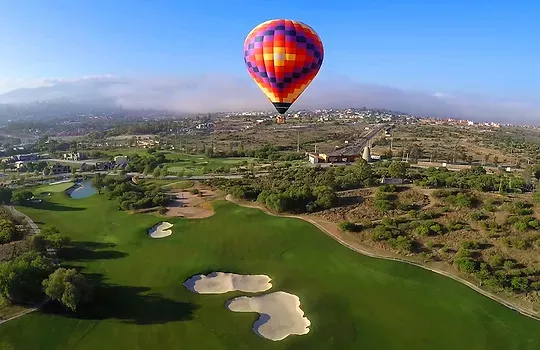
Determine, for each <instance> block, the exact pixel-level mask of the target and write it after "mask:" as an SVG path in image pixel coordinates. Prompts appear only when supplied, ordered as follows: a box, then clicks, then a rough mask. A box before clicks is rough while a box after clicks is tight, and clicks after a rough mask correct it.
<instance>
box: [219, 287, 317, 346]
mask: <svg viewBox="0 0 540 350" xmlns="http://www.w3.org/2000/svg"><path fill="white" fill-rule="evenodd" d="M227 308H228V309H229V310H231V311H234V312H258V313H259V314H260V317H259V319H258V320H257V321H255V323H254V324H253V331H254V332H255V333H257V334H258V335H260V336H261V337H264V338H267V339H270V340H273V341H278V340H283V339H285V338H286V337H288V336H289V335H291V334H296V335H303V334H307V333H308V332H309V325H310V324H311V322H310V321H309V320H308V319H307V317H304V311H302V309H300V298H298V297H297V296H296V295H294V294H289V293H285V292H274V293H270V294H265V295H261V296H255V297H238V298H234V299H231V300H229V301H228V302H227Z"/></svg>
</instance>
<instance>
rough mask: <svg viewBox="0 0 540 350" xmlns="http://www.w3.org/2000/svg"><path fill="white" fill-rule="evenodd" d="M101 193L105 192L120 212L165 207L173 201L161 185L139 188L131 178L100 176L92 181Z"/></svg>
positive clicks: (146, 185) (148, 185) (147, 185)
mask: <svg viewBox="0 0 540 350" xmlns="http://www.w3.org/2000/svg"><path fill="white" fill-rule="evenodd" d="M92 184H93V186H94V187H95V188H96V189H97V190H98V192H99V193H102V192H104V193H105V195H106V196H107V199H109V200H114V201H115V202H116V203H117V204H118V208H119V209H120V210H136V209H144V208H153V207H160V206H165V205H166V204H167V203H168V202H169V201H170V200H171V199H170V197H169V196H168V195H167V194H165V192H163V190H162V189H161V187H160V186H159V185H154V184H145V185H144V186H139V185H137V184H135V183H133V181H132V180H131V179H129V178H124V177H121V178H115V177H111V176H108V177H105V175H104V174H98V175H97V176H96V177H94V179H93V180H92Z"/></svg>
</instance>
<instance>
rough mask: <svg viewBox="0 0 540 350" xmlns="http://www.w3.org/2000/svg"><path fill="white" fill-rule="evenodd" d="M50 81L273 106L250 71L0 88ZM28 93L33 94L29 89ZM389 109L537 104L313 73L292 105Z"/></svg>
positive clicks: (500, 115) (69, 90) (110, 92)
mask: <svg viewBox="0 0 540 350" xmlns="http://www.w3.org/2000/svg"><path fill="white" fill-rule="evenodd" d="M40 86H54V94H49V95H48V96H59V95H61V94H62V92H64V93H65V95H66V96H68V95H69V96H70V98H71V97H73V96H75V95H76V94H77V92H80V93H79V94H80V95H81V96H83V97H95V98H107V99H109V100H113V101H115V102H116V103H117V104H118V105H121V106H123V107H127V108H154V109H167V110H172V111H178V112H190V113H191V112H194V113H205V112H208V113H212V112H218V111H246V110H253V109H263V110H268V111H272V110H273V107H272V105H271V104H270V102H269V101H268V100H267V99H266V97H265V96H264V95H263V93H262V92H261V91H260V90H259V88H258V87H257V86H256V85H255V83H254V82H253V81H251V78H249V76H247V74H246V76H231V75H218V74H213V75H201V76H181V77H178V76H176V77H174V76H167V77H156V76H147V77H144V76H140V77H118V76H115V75H110V74H108V75H97V76H85V77H80V78H49V79H39V80H33V81H31V80H23V79H19V80H7V79H3V80H0V92H1V91H2V90H3V89H4V90H6V89H8V88H10V89H13V88H17V87H40ZM28 92H29V96H30V97H33V95H32V94H31V91H28ZM364 106H365V107H372V108H387V109H393V110H397V111H402V112H407V113H410V114H415V115H423V116H437V117H456V118H473V119H477V120H495V121H509V122H521V123H525V122H527V123H531V122H532V123H538V124H540V104H533V103H523V102H519V101H517V102H516V101H504V100H501V99H495V98H490V97H486V96H476V95H460V94H458V93H454V92H453V93H452V94H448V93H444V92H435V93H425V92H418V91H405V90H400V89H396V88H392V87H387V86H378V85H368V84H361V83H357V82H354V81H352V80H350V79H348V78H346V77H340V76H335V77H333V78H324V77H317V78H316V79H315V80H314V81H313V83H312V85H311V86H309V87H308V88H307V89H306V91H305V92H304V94H303V95H301V96H300V98H299V99H298V100H297V102H296V103H295V104H294V106H293V108H297V109H300V108H325V107H326V108H330V107H364Z"/></svg>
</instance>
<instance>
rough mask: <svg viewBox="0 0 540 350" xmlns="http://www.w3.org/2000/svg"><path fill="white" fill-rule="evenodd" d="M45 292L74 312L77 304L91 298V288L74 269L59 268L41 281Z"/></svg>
mask: <svg viewBox="0 0 540 350" xmlns="http://www.w3.org/2000/svg"><path fill="white" fill-rule="evenodd" d="M43 287H44V288H45V294H47V295H48V296H49V297H50V298H51V299H52V300H56V301H58V302H59V303H60V304H62V305H63V306H64V307H66V308H67V309H69V310H71V311H73V312H75V311H77V306H79V305H80V304H82V303H86V302H89V301H90V300H91V299H92V288H91V286H90V285H89V284H88V282H87V281H86V278H85V277H84V276H83V275H82V274H80V273H78V272H77V270H75V269H65V268H59V269H58V270H56V271H54V272H53V273H52V274H51V275H50V276H49V277H48V278H47V279H45V280H44V281H43Z"/></svg>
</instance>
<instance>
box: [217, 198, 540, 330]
mask: <svg viewBox="0 0 540 350" xmlns="http://www.w3.org/2000/svg"><path fill="white" fill-rule="evenodd" d="M225 199H226V200H227V201H229V202H232V203H235V204H237V205H240V206H243V207H247V208H254V209H259V210H262V211H263V212H265V213H266V214H268V215H272V216H278V217H287V218H295V219H300V220H304V221H307V222H309V223H310V224H312V225H314V226H315V227H317V228H318V229H320V230H321V231H323V232H324V233H326V234H327V235H329V236H330V237H332V238H334V239H335V240H336V241H337V242H338V243H340V244H341V245H343V246H345V247H347V248H349V249H352V250H354V251H355V252H358V253H360V254H363V255H366V256H369V257H372V258H377V259H386V260H393V261H399V262H403V263H406V264H410V265H414V266H418V267H421V268H423V269H426V270H429V271H432V272H435V273H438V274H440V275H443V276H446V277H448V278H451V279H453V280H455V281H457V282H460V283H463V284H464V285H466V286H467V287H469V288H471V289H472V290H474V291H476V292H478V293H480V294H482V295H484V296H486V297H488V298H490V299H492V300H494V301H496V302H498V303H500V304H502V305H504V306H506V307H507V308H509V309H512V310H514V311H517V312H519V313H520V314H522V315H524V316H527V317H530V318H532V319H535V320H537V321H540V317H539V316H537V313H536V312H534V311H532V310H528V309H525V308H522V307H520V306H517V305H515V304H513V303H511V302H509V301H507V300H504V299H503V298H501V297H499V296H497V295H495V294H493V293H491V292H488V291H486V290H484V289H482V288H480V287H478V286H477V285H475V284H473V283H471V282H469V281H467V280H466V279H463V278H461V277H459V276H456V275H454V274H452V273H450V272H447V271H443V270H440V269H436V268H433V267H430V266H426V265H424V264H421V263H418V262H415V261H411V260H407V259H404V258H398V257H393V256H389V255H383V254H379V253H374V252H373V251H370V250H367V249H363V248H360V247H358V246H353V245H352V244H350V243H348V242H346V241H345V240H344V239H343V237H342V235H341V233H340V232H339V228H338V226H337V225H336V224H335V223H331V222H328V221H325V220H314V219H313V218H311V217H308V216H305V215H281V214H275V213H272V212H271V211H269V210H268V209H267V208H265V207H263V206H261V205H259V204H253V203H245V202H242V201H238V200H236V199H234V198H233V197H232V196H231V195H230V194H228V195H227V196H226V197H225Z"/></svg>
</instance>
